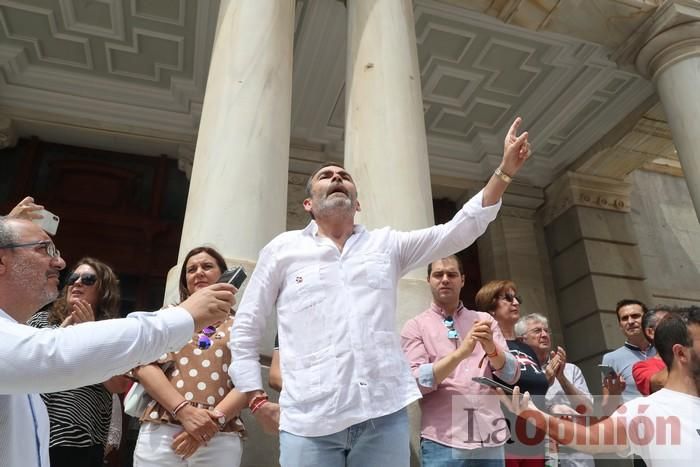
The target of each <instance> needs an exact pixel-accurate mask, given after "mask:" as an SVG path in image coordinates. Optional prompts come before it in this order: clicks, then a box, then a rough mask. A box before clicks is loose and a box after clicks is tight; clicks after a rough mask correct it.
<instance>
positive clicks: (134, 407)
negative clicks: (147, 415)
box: [124, 383, 151, 418]
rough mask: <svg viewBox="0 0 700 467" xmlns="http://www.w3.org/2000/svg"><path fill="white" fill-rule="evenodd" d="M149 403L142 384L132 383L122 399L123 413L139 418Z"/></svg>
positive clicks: (149, 400)
mask: <svg viewBox="0 0 700 467" xmlns="http://www.w3.org/2000/svg"><path fill="white" fill-rule="evenodd" d="M149 402H151V396H149V395H148V393H147V392H146V390H145V389H144V388H143V385H142V384H139V383H134V384H132V385H131V389H129V392H127V393H126V396H125V397H124V412H125V413H126V414H127V415H130V416H132V417H136V418H140V417H141V415H143V412H144V411H145V410H146V406H148V403H149Z"/></svg>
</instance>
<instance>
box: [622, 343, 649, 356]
mask: <svg viewBox="0 0 700 467" xmlns="http://www.w3.org/2000/svg"><path fill="white" fill-rule="evenodd" d="M625 347H627V348H628V349H630V350H633V351H635V352H639V353H640V354H642V355H643V356H644V358H646V356H647V355H648V354H649V352H651V350H652V349H653V348H654V344H651V345H649V347H647V348H646V349H642V348H641V347H638V346H636V345H634V344H632V343H631V342H628V341H625Z"/></svg>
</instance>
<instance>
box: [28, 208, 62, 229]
mask: <svg viewBox="0 0 700 467" xmlns="http://www.w3.org/2000/svg"><path fill="white" fill-rule="evenodd" d="M36 213H37V214H39V215H40V216H41V219H32V222H34V223H35V224H38V225H39V227H41V228H42V229H44V230H45V231H46V233H48V234H50V235H56V232H57V231H58V221H59V220H60V219H59V217H58V216H57V215H56V214H54V213H52V212H51V211H47V210H46V209H42V210H41V211H37V212H36Z"/></svg>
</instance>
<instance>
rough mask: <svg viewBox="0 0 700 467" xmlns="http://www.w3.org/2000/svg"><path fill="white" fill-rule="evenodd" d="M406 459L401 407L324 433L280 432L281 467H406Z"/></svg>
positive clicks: (405, 427)
mask: <svg viewBox="0 0 700 467" xmlns="http://www.w3.org/2000/svg"><path fill="white" fill-rule="evenodd" d="M410 458H411V451H410V448H409V427H408V412H407V411H406V409H405V408H403V409H401V410H399V411H398V412H394V413H392V414H389V415H385V416H383V417H379V418H373V419H370V420H367V421H365V422H362V423H358V424H356V425H352V426H351V427H349V428H346V429H344V430H342V431H339V432H338V433H333V434H331V435H326V436H316V437H308V436H297V435H293V434H291V433H288V432H286V431H282V432H280V465H281V466H282V467H320V466H323V467H408V466H409V464H410Z"/></svg>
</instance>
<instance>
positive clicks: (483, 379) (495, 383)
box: [472, 376, 513, 394]
mask: <svg viewBox="0 0 700 467" xmlns="http://www.w3.org/2000/svg"><path fill="white" fill-rule="evenodd" d="M472 381H476V382H477V383H479V384H483V385H484V386H490V387H492V388H501V389H503V392H505V393H506V394H513V390H512V389H511V388H509V387H508V386H506V385H505V384H501V383H499V382H498V381H494V380H492V379H491V378H487V377H485V376H475V377H473V378H472Z"/></svg>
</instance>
